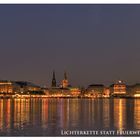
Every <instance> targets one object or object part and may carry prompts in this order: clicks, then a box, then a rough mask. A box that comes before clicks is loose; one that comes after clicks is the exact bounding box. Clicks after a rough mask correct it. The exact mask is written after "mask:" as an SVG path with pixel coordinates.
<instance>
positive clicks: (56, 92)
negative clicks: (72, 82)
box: [49, 87, 71, 97]
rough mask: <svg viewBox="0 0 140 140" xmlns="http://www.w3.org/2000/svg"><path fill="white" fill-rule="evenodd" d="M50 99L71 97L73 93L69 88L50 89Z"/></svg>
mask: <svg viewBox="0 0 140 140" xmlns="http://www.w3.org/2000/svg"><path fill="white" fill-rule="evenodd" d="M49 96H50V97H70V96H71V92H70V90H69V89H68V88H59V87H57V88H50V89H49Z"/></svg>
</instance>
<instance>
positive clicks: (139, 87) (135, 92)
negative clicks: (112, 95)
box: [131, 83, 140, 97]
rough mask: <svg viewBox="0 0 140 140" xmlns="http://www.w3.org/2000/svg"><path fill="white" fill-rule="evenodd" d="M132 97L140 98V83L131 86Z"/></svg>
mask: <svg viewBox="0 0 140 140" xmlns="http://www.w3.org/2000/svg"><path fill="white" fill-rule="evenodd" d="M131 96H132V97H140V83H136V84H135V85H132V86H131Z"/></svg>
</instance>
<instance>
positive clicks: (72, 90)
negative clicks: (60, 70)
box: [69, 87, 81, 96]
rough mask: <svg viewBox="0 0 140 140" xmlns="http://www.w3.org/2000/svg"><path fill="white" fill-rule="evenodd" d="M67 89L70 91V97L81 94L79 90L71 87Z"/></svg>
mask: <svg viewBox="0 0 140 140" xmlns="http://www.w3.org/2000/svg"><path fill="white" fill-rule="evenodd" d="M69 89H70V93H71V96H79V95H80V93H81V90H80V89H79V88H74V87H71V88H69Z"/></svg>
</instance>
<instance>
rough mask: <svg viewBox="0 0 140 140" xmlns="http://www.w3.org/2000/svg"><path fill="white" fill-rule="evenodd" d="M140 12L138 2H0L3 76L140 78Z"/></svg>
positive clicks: (83, 81)
mask: <svg viewBox="0 0 140 140" xmlns="http://www.w3.org/2000/svg"><path fill="white" fill-rule="evenodd" d="M139 16H140V5H0V17H1V23H0V30H1V32H0V38H1V47H0V48H1V55H0V64H1V75H0V79H3V80H4V79H10V80H17V81H18V80H22V81H31V82H33V83H36V84H38V85H48V86H50V85H51V79H52V71H53V70H55V72H56V79H57V82H60V81H62V79H63V73H64V71H66V72H67V73H68V79H69V82H70V84H72V85H76V86H79V85H80V86H87V85H89V84H92V83H105V84H110V83H112V82H114V80H116V81H117V80H120V79H121V80H123V81H125V82H127V81H128V82H129V83H128V84H133V83H137V82H140V80H139V70H140V66H139V60H140V56H139V45H140V41H139V33H140V27H139V23H140V19H139Z"/></svg>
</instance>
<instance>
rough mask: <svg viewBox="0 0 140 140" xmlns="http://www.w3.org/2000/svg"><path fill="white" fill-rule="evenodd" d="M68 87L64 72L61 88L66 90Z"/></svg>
mask: <svg viewBox="0 0 140 140" xmlns="http://www.w3.org/2000/svg"><path fill="white" fill-rule="evenodd" d="M68 86H69V82H68V78H67V74H66V72H64V80H63V81H62V88H67V87H68Z"/></svg>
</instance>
